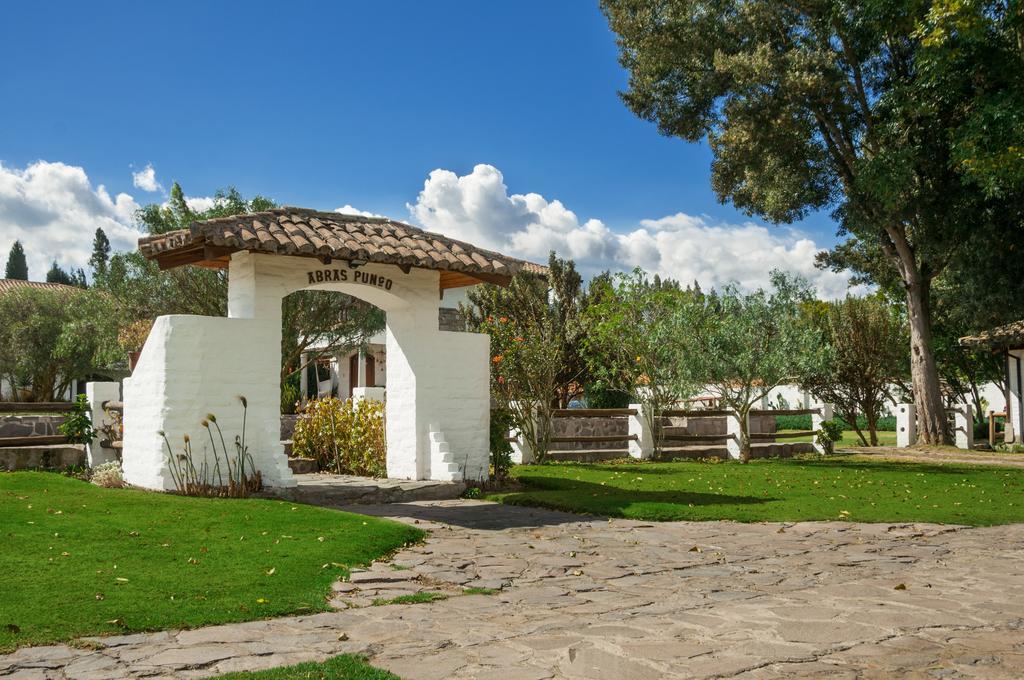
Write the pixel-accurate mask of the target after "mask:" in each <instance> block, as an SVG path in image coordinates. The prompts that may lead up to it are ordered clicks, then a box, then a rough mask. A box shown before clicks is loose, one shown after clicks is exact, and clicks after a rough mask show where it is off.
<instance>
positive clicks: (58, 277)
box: [46, 260, 88, 288]
mask: <svg viewBox="0 0 1024 680" xmlns="http://www.w3.org/2000/svg"><path fill="white" fill-rule="evenodd" d="M46 282H47V283H60V284H63V285H65V286H78V287H79V288H87V287H88V283H87V282H86V280H85V272H84V271H83V270H82V269H81V268H79V269H78V270H77V271H73V272H70V273H68V272H66V271H64V270H63V269H61V268H60V265H59V264H57V261H56V260H54V261H53V265H52V266H51V267H50V271H48V272H46Z"/></svg>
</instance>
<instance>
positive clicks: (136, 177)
mask: <svg viewBox="0 0 1024 680" xmlns="http://www.w3.org/2000/svg"><path fill="white" fill-rule="evenodd" d="M132 184H134V185H135V186H136V187H138V188H139V189H142V190H143V191H149V192H154V191H163V190H164V187H163V185H161V184H160V182H157V181H156V170H155V169H154V168H153V164H152V163H149V164H147V165H146V167H145V168H143V169H142V170H139V171H138V172H133V173H132Z"/></svg>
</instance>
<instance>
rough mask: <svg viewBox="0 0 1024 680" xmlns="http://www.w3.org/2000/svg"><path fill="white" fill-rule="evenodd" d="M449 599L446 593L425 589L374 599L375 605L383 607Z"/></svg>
mask: <svg viewBox="0 0 1024 680" xmlns="http://www.w3.org/2000/svg"><path fill="white" fill-rule="evenodd" d="M447 599H448V596H447V595H445V594H444V593H432V592H429V591H423V592H419V593H411V594H409V595H399V596H398V597H392V598H390V599H385V598H377V599H376V600H374V601H373V606H375V607H382V606H385V605H389V604H427V603H429V602H437V601H438V600H447Z"/></svg>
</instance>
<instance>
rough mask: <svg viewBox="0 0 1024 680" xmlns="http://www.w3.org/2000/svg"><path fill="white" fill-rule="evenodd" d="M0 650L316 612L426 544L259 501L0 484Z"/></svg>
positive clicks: (43, 479) (19, 476) (20, 481)
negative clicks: (355, 579) (363, 567)
mask: <svg viewBox="0 0 1024 680" xmlns="http://www.w3.org/2000/svg"><path fill="white" fill-rule="evenodd" d="M0 536H2V546H3V548H2V550H0V573H2V574H3V575H4V576H3V587H2V588H0V651H2V650H10V649H11V648H13V647H17V646H23V645H30V644H33V645H34V644H44V643H49V642H55V641H60V640H69V639H72V638H75V637H79V636H83V635H96V634H107V633H123V632H127V631H145V630H159V629H164V628H172V627H174V628H178V627H183V628H189V627H196V626H200V625H207V624H214V623H225V622H229V621H245V620H251V619H260V618H266V617H271V616H281V615H284V614H291V613H297V612H313V611H323V610H325V609H327V596H328V594H329V592H330V586H331V584H332V583H333V582H334V581H335V580H337V579H338V578H339V577H341V576H342V575H344V574H346V572H347V570H346V567H347V566H352V565H357V564H365V563H368V562H370V561H372V560H373V559H374V558H377V557H380V556H382V555H385V554H387V553H389V552H391V551H393V550H395V549H397V548H400V547H401V546H403V545H405V544H406V543H408V542H412V541H417V540H419V539H420V538H421V537H422V536H423V533H422V532H421V531H419V530H418V529H415V528H413V527H408V526H405V525H402V524H398V523H395V522H390V521H387V520H379V519H373V518H370V517H364V516H362V515H354V514H349V513H344V512H338V511H335V510H327V509H323V508H316V507H312V506H307V505H297V504H294V503H287V502H282V501H270V500H256V499H252V500H229V499H205V498H184V497H180V496H174V495H170V494H160V493H150V492H144V491H135V490H127V489H101V488H99V487H97V486H93V485H91V484H87V483H85V482H81V481H78V480H75V479H71V478H68V477H63V476H61V475H57V474H51V473H39V472H18V473H0Z"/></svg>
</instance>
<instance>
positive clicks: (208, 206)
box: [164, 196, 217, 213]
mask: <svg viewBox="0 0 1024 680" xmlns="http://www.w3.org/2000/svg"><path fill="white" fill-rule="evenodd" d="M164 205H167V204H166V203H164ZM185 205H187V206H188V207H189V209H190V210H191V211H192V212H197V213H204V212H206V211H207V210H212V209H213V208H214V207H215V206H216V205H217V199H216V198H214V197H213V196H186V197H185Z"/></svg>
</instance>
